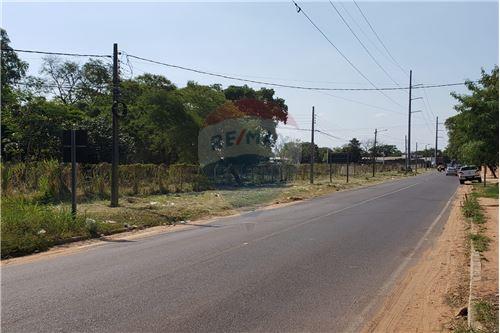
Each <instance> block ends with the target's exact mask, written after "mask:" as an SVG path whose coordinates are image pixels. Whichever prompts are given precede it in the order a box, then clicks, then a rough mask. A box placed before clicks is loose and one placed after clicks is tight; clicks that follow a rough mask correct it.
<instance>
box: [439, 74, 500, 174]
mask: <svg viewBox="0 0 500 333" xmlns="http://www.w3.org/2000/svg"><path fill="white" fill-rule="evenodd" d="M481 76H482V77H481V80H479V82H477V83H476V82H471V81H469V82H468V83H467V88H468V89H469V90H470V92H471V94H470V95H467V94H464V95H460V94H457V93H452V96H453V97H454V98H455V99H457V101H458V104H457V105H456V106H455V110H456V111H457V112H458V114H457V115H455V116H453V117H450V118H448V119H447V120H446V123H445V125H446V128H447V130H448V137H449V143H448V147H447V149H446V152H447V154H448V155H449V156H450V157H451V158H454V159H457V160H459V161H461V162H462V163H467V164H474V165H488V166H490V167H491V168H490V169H492V168H493V167H494V166H496V164H497V163H498V158H499V156H498V151H499V145H498V66H495V68H494V69H493V70H492V71H491V74H488V73H486V72H485V71H484V70H482V71H481Z"/></svg>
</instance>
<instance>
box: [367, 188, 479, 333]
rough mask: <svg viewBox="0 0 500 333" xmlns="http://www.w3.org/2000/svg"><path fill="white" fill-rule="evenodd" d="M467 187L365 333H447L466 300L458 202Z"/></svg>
mask: <svg viewBox="0 0 500 333" xmlns="http://www.w3.org/2000/svg"><path fill="white" fill-rule="evenodd" d="M466 191H470V186H462V187H460V189H459V190H458V192H457V196H456V199H455V201H454V202H453V206H452V210H451V213H450V216H449V219H448V221H447V223H446V225H445V227H444V230H443V232H442V234H441V235H440V237H439V238H438V239H437V240H436V242H435V243H434V244H433V246H432V247H431V248H430V249H428V250H427V251H426V253H425V254H424V255H423V256H422V258H421V260H419V262H418V263H417V264H416V265H415V266H414V267H412V268H410V269H409V271H408V272H407V273H406V275H405V276H404V277H403V278H402V279H401V280H400V281H399V282H398V283H397V284H396V287H395V288H394V289H393V291H392V292H391V294H389V295H388V297H387V298H386V300H385V302H384V304H383V306H382V308H381V309H380V310H379V312H378V313H377V314H376V315H375V317H374V319H373V320H372V321H370V322H369V323H367V326H366V327H365V329H364V330H363V331H364V332H384V333H385V332H449V330H450V328H451V326H450V319H452V318H454V317H455V316H456V315H457V313H458V312H459V310H460V309H461V308H462V307H464V306H466V304H467V297H468V274H469V272H468V248H467V246H466V242H465V241H464V240H465V239H466V237H467V231H466V227H467V224H466V223H465V222H464V220H463V218H462V213H461V209H460V200H461V198H462V197H463V195H464V193H466Z"/></svg>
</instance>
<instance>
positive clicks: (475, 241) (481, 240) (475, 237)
mask: <svg viewBox="0 0 500 333" xmlns="http://www.w3.org/2000/svg"><path fill="white" fill-rule="evenodd" d="M469 237H470V240H471V241H472V245H474V249H476V251H478V252H485V251H487V250H488V248H489V244H490V242H491V239H489V238H488V237H486V236H484V235H482V234H471V235H469Z"/></svg>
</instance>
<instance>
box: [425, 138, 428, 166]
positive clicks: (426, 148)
mask: <svg viewBox="0 0 500 333" xmlns="http://www.w3.org/2000/svg"><path fill="white" fill-rule="evenodd" d="M427 146H428V144H427V143H426V144H425V157H424V163H425V171H427V152H428V150H427Z"/></svg>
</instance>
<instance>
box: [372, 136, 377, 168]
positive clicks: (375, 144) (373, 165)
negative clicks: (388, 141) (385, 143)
mask: <svg viewBox="0 0 500 333" xmlns="http://www.w3.org/2000/svg"><path fill="white" fill-rule="evenodd" d="M375 149H377V129H375V140H373V152H372V177H375Z"/></svg>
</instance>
